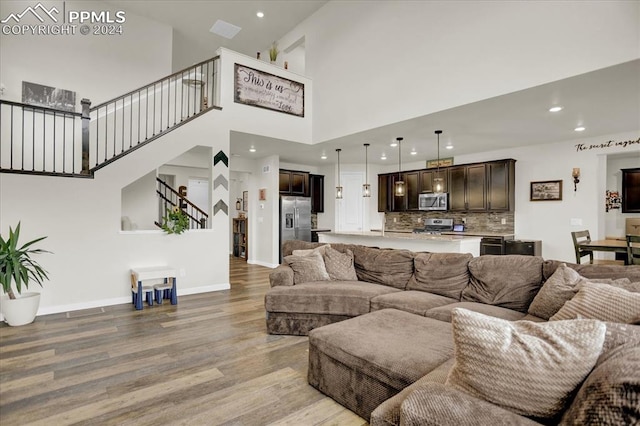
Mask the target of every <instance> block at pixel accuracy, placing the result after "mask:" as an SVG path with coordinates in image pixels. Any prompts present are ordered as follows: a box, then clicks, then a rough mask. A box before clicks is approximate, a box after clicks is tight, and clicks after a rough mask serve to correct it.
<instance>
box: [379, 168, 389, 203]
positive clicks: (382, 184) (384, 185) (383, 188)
mask: <svg viewBox="0 0 640 426" xmlns="http://www.w3.org/2000/svg"><path fill="white" fill-rule="evenodd" d="M388 186H389V175H378V211H379V212H388V211H391V205H390V200H389V189H388Z"/></svg>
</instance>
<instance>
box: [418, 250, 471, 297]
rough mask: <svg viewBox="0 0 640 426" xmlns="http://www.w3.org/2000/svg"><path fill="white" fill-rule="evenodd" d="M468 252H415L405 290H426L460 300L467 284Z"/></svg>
mask: <svg viewBox="0 0 640 426" xmlns="http://www.w3.org/2000/svg"><path fill="white" fill-rule="evenodd" d="M471 259H473V255H471V254H470V253H417V254H416V257H415V258H414V259H413V265H414V269H415V270H414V273H413V276H412V277H411V279H410V280H409V283H408V284H407V290H418V291H427V292H429V293H434V294H438V295H440V296H445V297H451V298H453V299H456V300H460V295H461V294H462V289H464V288H465V287H466V286H467V285H468V284H469V268H468V265H469V261H470V260H471Z"/></svg>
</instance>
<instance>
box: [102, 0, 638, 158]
mask: <svg viewBox="0 0 640 426" xmlns="http://www.w3.org/2000/svg"><path fill="white" fill-rule="evenodd" d="M110 3H113V4H116V5H118V6H119V7H122V8H124V9H125V10H128V11H131V12H133V13H136V14H138V15H141V16H145V17H147V18H151V19H154V20H156V21H159V22H163V23H166V24H168V25H171V26H172V27H174V31H176V32H177V33H178V34H180V36H181V37H183V38H186V39H187V40H189V41H191V42H192V44H193V49H194V52H203V53H202V54H201V55H200V56H201V57H200V56H199V58H200V59H201V58H205V57H208V56H207V55H209V56H211V55H212V54H213V52H214V51H215V50H216V49H217V48H218V47H219V46H223V47H227V48H229V49H232V50H235V51H237V52H241V53H244V54H247V55H255V52H256V51H259V50H260V51H261V50H266V49H267V48H268V47H269V45H270V44H271V42H272V41H273V40H278V39H279V38H281V37H282V36H283V35H285V34H286V33H288V32H289V31H290V30H291V29H293V28H294V27H295V26H296V25H297V24H298V23H300V22H301V21H303V20H304V19H306V18H307V17H308V16H310V15H311V14H313V13H314V12H315V11H316V10H317V9H319V8H320V7H322V6H323V5H324V4H325V3H326V1H317V0H301V1H296V0H284V1H239V0H238V1H233V0H232V1H225V0H216V1H191V0H183V1H157V0H145V1H135V0H134V1H131V0H127V1H125V0H112V1H110ZM258 10H261V11H263V12H264V13H265V17H264V18H263V19H259V18H257V17H256V12H257V11H258ZM217 19H222V20H224V21H226V22H229V23H231V24H234V25H237V26H240V27H242V30H241V31H240V33H239V34H238V35H237V36H236V37H235V38H233V39H232V40H227V39H225V38H224V37H220V36H217V35H215V34H212V33H210V32H209V28H211V26H212V25H213V23H214V22H215V21H216V20H217ZM452 90H453V89H452ZM555 104H558V105H562V106H563V107H564V110H562V111H561V112H559V113H555V114H554V113H550V112H549V111H548V109H549V107H551V106H552V105H555ZM578 124H583V125H584V126H585V127H586V130H585V131H584V132H582V133H577V132H575V131H574V130H573V129H574V128H575V127H576V126H577V125H578ZM436 129H442V130H443V134H442V135H441V139H440V144H441V149H440V156H441V157H449V156H454V157H455V156H456V155H463V154H472V153H477V152H483V151H492V150H496V149H504V148H508V147H517V146H525V145H535V144H546V143H552V142H558V141H566V140H573V139H576V140H579V139H584V138H592V137H598V136H602V135H609V134H615V133H621V132H629V131H637V130H638V129H640V60H636V61H632V62H628V63H624V64H620V65H617V66H613V67H609V68H605V69H602V70H598V71H594V72H590V73H587V74H582V75H579V76H575V77H572V78H568V79H564V80H560V81H556V82H553V83H549V84H545V85H542V86H537V87H533V88H530V89H526V90H522V91H519V92H515V93H511V94H507V95H503V96H499V97H495V98H491V99H487V100H483V101H480V102H476V103H472V104H468V105H464V106H460V107H456V108H452V109H449V110H445V111H441V112H437V113H434V114H430V115H427V116H423V117H417V118H414V119H411V120H407V121H403V122H399V123H395V124H392V125H389V126H384V127H380V128H376V129H371V130H368V131H365V132H361V133H358V134H353V135H348V136H345V137H342V138H338V139H334V140H331V141H326V142H323V143H318V144H314V145H305V144H299V143H294V142H289V141H282V140H276V139H271V138H265V137H261V136H256V135H249V134H244V133H238V132H234V133H233V135H232V139H231V154H232V155H235V156H241V157H244V158H260V157H264V156H268V155H274V154H278V155H280V161H281V162H286V163H296V164H308V165H313V166H321V165H323V164H326V163H335V160H336V153H335V149H336V148H341V149H342V152H341V154H340V160H341V162H342V163H345V164H346V163H362V162H364V147H363V146H362V144H363V143H365V142H367V143H370V144H371V146H370V147H369V162H371V163H377V164H389V165H396V164H397V163H398V149H397V148H392V147H390V146H389V143H390V142H391V141H392V140H393V139H395V138H396V137H398V136H402V137H403V138H404V141H403V143H402V148H403V149H402V161H403V163H406V162H413V161H422V160H426V159H432V158H435V157H436V150H437V148H436V137H435V135H434V133H433V132H434V130H436ZM447 142H451V143H452V144H453V145H454V149H453V150H445V149H444V146H445V145H446V144H447ZM251 146H255V148H256V152H255V153H250V152H249V148H250V147H251ZM412 149H415V150H416V151H417V155H415V156H411V155H409V152H410V151H411V150H412ZM323 152H324V153H326V154H327V156H328V158H327V160H321V159H320V156H321V154H322V153H323ZM382 152H384V153H386V154H387V160H381V159H380V154H381V153H382Z"/></svg>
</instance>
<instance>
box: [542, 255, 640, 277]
mask: <svg viewBox="0 0 640 426" xmlns="http://www.w3.org/2000/svg"><path fill="white" fill-rule="evenodd" d="M563 263H566V265H567V266H568V267H569V268H571V269H573V270H575V271H576V272H578V273H579V274H580V275H581V276H583V277H585V278H590V280H589V281H595V280H594V279H593V278H610V279H612V280H617V279H618V278H629V280H630V281H631V282H636V281H640V265H598V264H591V263H585V264H583V265H578V264H577V263H568V262H562V261H559V260H545V261H544V264H543V269H542V274H543V279H544V280H545V281H546V280H548V279H549V277H551V275H553V273H554V272H555V271H556V269H557V268H558V267H559V266H560V265H562V264H563Z"/></svg>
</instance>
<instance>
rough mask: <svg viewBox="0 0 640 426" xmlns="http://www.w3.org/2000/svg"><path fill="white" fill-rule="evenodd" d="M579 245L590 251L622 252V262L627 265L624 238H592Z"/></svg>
mask: <svg viewBox="0 0 640 426" xmlns="http://www.w3.org/2000/svg"><path fill="white" fill-rule="evenodd" d="M580 247H581V248H582V249H584V250H591V251H609V252H615V253H624V255H625V256H624V264H625V265H628V264H629V263H628V259H627V256H626V254H627V242H626V240H594V241H590V242H584V243H580ZM634 247H635V246H634Z"/></svg>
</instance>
